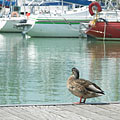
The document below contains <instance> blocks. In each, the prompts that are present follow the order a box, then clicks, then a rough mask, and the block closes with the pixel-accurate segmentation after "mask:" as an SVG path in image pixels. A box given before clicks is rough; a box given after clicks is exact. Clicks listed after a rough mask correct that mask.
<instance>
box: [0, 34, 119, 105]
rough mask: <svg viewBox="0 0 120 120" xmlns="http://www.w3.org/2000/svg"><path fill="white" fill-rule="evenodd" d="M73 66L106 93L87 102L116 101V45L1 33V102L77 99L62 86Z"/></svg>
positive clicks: (54, 101) (56, 101)
mask: <svg viewBox="0 0 120 120" xmlns="http://www.w3.org/2000/svg"><path fill="white" fill-rule="evenodd" d="M72 67H77V68H78V69H79V70H80V77H81V78H85V79H88V80H90V81H92V82H95V83H96V84H98V85H99V86H100V87H101V88H102V89H103V90H104V91H105V95H104V96H102V97H98V98H93V99H88V100H87V102H111V101H120V42H117V43H116V42H106V43H105V45H104V44H103V42H95V41H92V40H89V41H88V40H87V39H86V38H84V39H83V38H28V39H23V37H22V36H21V34H11V33H9V34H8V33H6V34H0V104H52V103H71V102H77V101H79V98H77V97H75V96H74V95H72V94H71V93H70V92H69V91H68V90H67V88H66V81H67V78H68V77H69V76H70V75H71V69H72Z"/></svg>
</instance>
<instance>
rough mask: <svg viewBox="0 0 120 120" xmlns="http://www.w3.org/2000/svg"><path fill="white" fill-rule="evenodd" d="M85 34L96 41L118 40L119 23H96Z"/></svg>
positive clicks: (119, 33) (119, 35) (119, 38)
mask: <svg viewBox="0 0 120 120" xmlns="http://www.w3.org/2000/svg"><path fill="white" fill-rule="evenodd" d="M86 34H87V35H89V36H92V37H94V38H96V39H98V40H103V39H104V40H120V22H107V23H106V22H96V24H95V25H94V26H90V27H89V28H88V29H87V31H86Z"/></svg>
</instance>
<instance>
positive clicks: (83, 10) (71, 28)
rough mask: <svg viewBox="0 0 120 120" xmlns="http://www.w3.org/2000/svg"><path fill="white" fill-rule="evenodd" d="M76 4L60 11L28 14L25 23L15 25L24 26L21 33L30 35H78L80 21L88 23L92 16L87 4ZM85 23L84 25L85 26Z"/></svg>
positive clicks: (79, 33)
mask: <svg viewBox="0 0 120 120" xmlns="http://www.w3.org/2000/svg"><path fill="white" fill-rule="evenodd" d="M85 1H86V0H85ZM78 6H79V7H78ZM78 6H77V8H75V7H74V8H73V9H71V10H65V11H64V10H63V8H61V12H60V11H58V9H57V10H56V11H54V12H52V13H51V12H47V13H45V12H40V13H39V14H38V15H30V16H29V19H28V21H27V23H26V24H21V25H20V24H16V26H17V27H18V28H21V27H22V26H24V27H25V29H24V32H23V33H25V34H27V35H28V36H31V37H80V35H81V32H80V28H81V23H86V24H87V23H89V21H90V20H92V16H91V15H90V14H89V12H88V6H81V5H78ZM30 24H31V27H30ZM86 24H84V26H87V25H86ZM82 27H83V25H82ZM26 28H27V29H26Z"/></svg>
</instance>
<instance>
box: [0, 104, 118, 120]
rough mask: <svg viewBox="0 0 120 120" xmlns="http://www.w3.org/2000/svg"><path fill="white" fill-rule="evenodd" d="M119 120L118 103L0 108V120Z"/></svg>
mask: <svg viewBox="0 0 120 120" xmlns="http://www.w3.org/2000/svg"><path fill="white" fill-rule="evenodd" d="M74 119H75V120H96V119H97V120H120V104H119V103H101V104H100V103H99V104H81V105H73V104H58V105H11V106H0V120H74Z"/></svg>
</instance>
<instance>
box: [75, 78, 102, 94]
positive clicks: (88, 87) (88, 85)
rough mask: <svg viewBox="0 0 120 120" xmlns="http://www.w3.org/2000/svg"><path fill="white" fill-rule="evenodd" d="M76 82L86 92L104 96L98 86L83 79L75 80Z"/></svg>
mask: <svg viewBox="0 0 120 120" xmlns="http://www.w3.org/2000/svg"><path fill="white" fill-rule="evenodd" d="M76 82H77V83H78V84H80V85H82V86H84V88H85V89H86V90H88V91H91V92H95V93H101V94H104V91H103V90H102V89H101V88H100V87H99V86H97V85H96V84H95V83H92V82H90V81H88V80H84V79H78V80H76Z"/></svg>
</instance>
